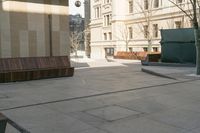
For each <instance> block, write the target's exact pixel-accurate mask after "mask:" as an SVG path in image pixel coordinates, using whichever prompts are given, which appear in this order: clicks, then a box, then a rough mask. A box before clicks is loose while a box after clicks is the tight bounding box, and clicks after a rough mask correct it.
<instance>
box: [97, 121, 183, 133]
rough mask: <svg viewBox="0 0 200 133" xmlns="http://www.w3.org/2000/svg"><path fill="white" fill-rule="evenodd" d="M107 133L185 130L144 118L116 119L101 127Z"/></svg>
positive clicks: (180, 131)
mask: <svg viewBox="0 0 200 133" xmlns="http://www.w3.org/2000/svg"><path fill="white" fill-rule="evenodd" d="M101 128H102V129H105V130H107V131H109V133H185V130H183V129H181V128H177V127H174V126H170V125H166V124H163V123H159V122H156V121H153V120H149V119H146V118H136V119H128V120H124V121H116V122H113V123H110V124H106V125H104V126H102V127H101Z"/></svg>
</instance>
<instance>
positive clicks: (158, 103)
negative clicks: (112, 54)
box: [0, 60, 200, 133]
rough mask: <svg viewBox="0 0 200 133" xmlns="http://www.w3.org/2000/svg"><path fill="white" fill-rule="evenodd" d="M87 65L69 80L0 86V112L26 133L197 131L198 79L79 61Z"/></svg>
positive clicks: (12, 132)
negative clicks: (175, 77) (180, 78)
mask: <svg viewBox="0 0 200 133" xmlns="http://www.w3.org/2000/svg"><path fill="white" fill-rule="evenodd" d="M92 62H93V67H87V68H83V67H79V69H78V68H77V69H75V75H74V77H71V78H65V77H64V78H57V79H45V80H36V81H29V82H18V83H8V84H0V112H2V113H3V114H4V115H6V116H7V117H9V118H10V119H11V120H13V121H14V122H16V123H17V124H18V125H19V126H21V127H22V128H25V129H26V130H27V131H30V132H31V133H199V132H200V125H199V123H200V95H199V94H200V89H199V85H200V83H199V80H195V79H193V80H191V79H184V81H182V80H180V81H179V80H174V79H169V78H162V77H158V76H154V75H150V74H146V73H144V72H141V65H140V64H139V63H135V62H131V61H130V60H127V61H126V60H115V61H111V62H108V61H105V60H104V61H103V60H101V61H100V60H91V62H90V61H82V63H86V64H87V65H88V66H89V65H90V64H92ZM95 62H96V63H97V64H95ZM98 65H100V66H101V67H100V66H98ZM103 66H104V67H103ZM80 68H82V69H80ZM88 68H89V69H88ZM152 69H155V68H152ZM157 70H158V68H157ZM160 70H163V68H162V69H161V68H160ZM165 70H166V71H165V74H166V73H168V71H167V69H166V68H165ZM184 70H186V69H184ZM184 70H182V69H181V70H176V71H175V70H173V69H171V70H170V73H169V74H174V73H177V72H179V73H182V72H183V71H184ZM188 70H189V69H188ZM6 133H18V132H17V131H16V129H14V128H12V127H10V126H8V128H7V130H6Z"/></svg>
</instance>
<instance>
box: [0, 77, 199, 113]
mask: <svg viewBox="0 0 200 133" xmlns="http://www.w3.org/2000/svg"><path fill="white" fill-rule="evenodd" d="M198 80H199V79H191V80H186V81H177V82H172V83H165V84H159V85H152V86H145V87H138V88H134V89H126V90H119V91H110V92H105V93H99V94H93V95H87V96H79V97H72V98H66V99H61V100H54V101H48V102H40V103H35V104H29V105H22V106H16V107H10V108H5V109H0V111H9V110H14V109H21V108H28V107H34V106H40V105H47V104H52V103H59V102H66V101H73V100H80V99H85V98H92V97H98V96H104V95H111V94H117V93H123V92H131V91H136V90H142V89H150V88H154V87H160V86H167V85H174V84H181V83H188V82H193V81H198Z"/></svg>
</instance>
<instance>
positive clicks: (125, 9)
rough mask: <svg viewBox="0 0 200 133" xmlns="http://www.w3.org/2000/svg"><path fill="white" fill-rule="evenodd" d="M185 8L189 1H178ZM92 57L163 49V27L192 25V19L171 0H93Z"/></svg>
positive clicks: (187, 6) (172, 27) (188, 6)
mask: <svg viewBox="0 0 200 133" xmlns="http://www.w3.org/2000/svg"><path fill="white" fill-rule="evenodd" d="M175 2H177V4H180V6H181V7H182V8H183V9H184V10H189V9H191V5H190V4H188V2H187V0H178V1H177V0H175ZM90 7H91V8H90V10H91V23H90V29H91V58H105V57H106V56H112V55H114V54H115V53H116V52H117V51H160V50H161V48H160V39H161V38H160V30H161V29H174V28H188V27H191V26H192V23H191V21H190V19H189V18H188V17H187V16H186V15H185V14H184V13H183V12H181V11H180V9H178V8H177V7H176V6H174V5H173V4H172V3H170V2H169V1H168V0H91V6H90Z"/></svg>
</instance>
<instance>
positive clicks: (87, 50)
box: [84, 26, 91, 57]
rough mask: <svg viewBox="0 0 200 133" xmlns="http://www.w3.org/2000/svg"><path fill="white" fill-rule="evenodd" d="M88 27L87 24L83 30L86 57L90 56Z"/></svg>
mask: <svg viewBox="0 0 200 133" xmlns="http://www.w3.org/2000/svg"><path fill="white" fill-rule="evenodd" d="M90 38H91V36H90V28H89V26H87V27H85V30H84V41H85V54H86V56H87V57H90V52H91V50H90Z"/></svg>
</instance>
